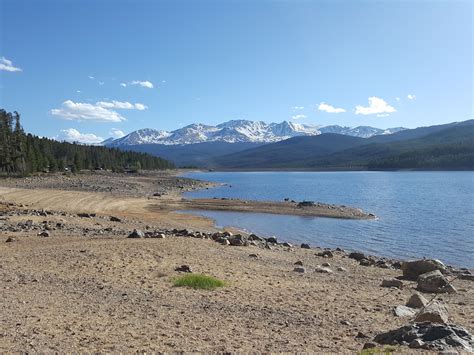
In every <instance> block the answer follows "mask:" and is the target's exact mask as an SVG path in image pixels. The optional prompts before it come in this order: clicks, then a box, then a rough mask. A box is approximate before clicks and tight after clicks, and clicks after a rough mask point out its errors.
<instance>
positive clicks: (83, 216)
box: [77, 213, 96, 218]
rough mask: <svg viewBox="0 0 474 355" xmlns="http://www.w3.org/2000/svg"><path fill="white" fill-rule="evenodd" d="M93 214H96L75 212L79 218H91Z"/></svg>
mask: <svg viewBox="0 0 474 355" xmlns="http://www.w3.org/2000/svg"><path fill="white" fill-rule="evenodd" d="M95 216H96V214H95V213H78V214H77V217H80V218H92V217H95Z"/></svg>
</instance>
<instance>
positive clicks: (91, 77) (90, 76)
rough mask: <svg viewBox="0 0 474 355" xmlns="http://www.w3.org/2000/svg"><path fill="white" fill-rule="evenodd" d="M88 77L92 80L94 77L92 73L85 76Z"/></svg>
mask: <svg viewBox="0 0 474 355" xmlns="http://www.w3.org/2000/svg"><path fill="white" fill-rule="evenodd" d="M87 77H88V78H89V79H91V80H94V79H95V78H94V77H93V76H92V75H89V76H87Z"/></svg>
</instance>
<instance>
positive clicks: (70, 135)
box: [56, 128, 104, 144]
mask: <svg viewBox="0 0 474 355" xmlns="http://www.w3.org/2000/svg"><path fill="white" fill-rule="evenodd" d="M56 139H58V140H61V141H67V142H71V143H72V142H79V143H86V144H98V143H100V142H103V141H104V139H103V138H102V137H99V136H96V135H95V134H93V133H81V132H79V131H78V130H77V129H74V128H69V129H63V130H61V134H60V135H59V136H58V137H56Z"/></svg>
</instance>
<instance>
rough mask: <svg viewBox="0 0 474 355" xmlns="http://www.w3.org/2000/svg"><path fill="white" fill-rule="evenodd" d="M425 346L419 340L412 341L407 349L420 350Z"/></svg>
mask: <svg viewBox="0 0 474 355" xmlns="http://www.w3.org/2000/svg"><path fill="white" fill-rule="evenodd" d="M424 345H425V342H424V341H423V340H421V339H414V340H413V341H412V342H411V343H410V344H408V347H409V348H411V349H420V348H422V347H423V346H424Z"/></svg>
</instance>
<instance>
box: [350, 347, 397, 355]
mask: <svg viewBox="0 0 474 355" xmlns="http://www.w3.org/2000/svg"><path fill="white" fill-rule="evenodd" d="M395 351H397V348H396V347H394V346H390V345H388V346H384V347H383V348H370V349H364V350H362V351H361V352H360V353H359V354H360V355H372V354H392V353H393V352H395Z"/></svg>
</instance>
